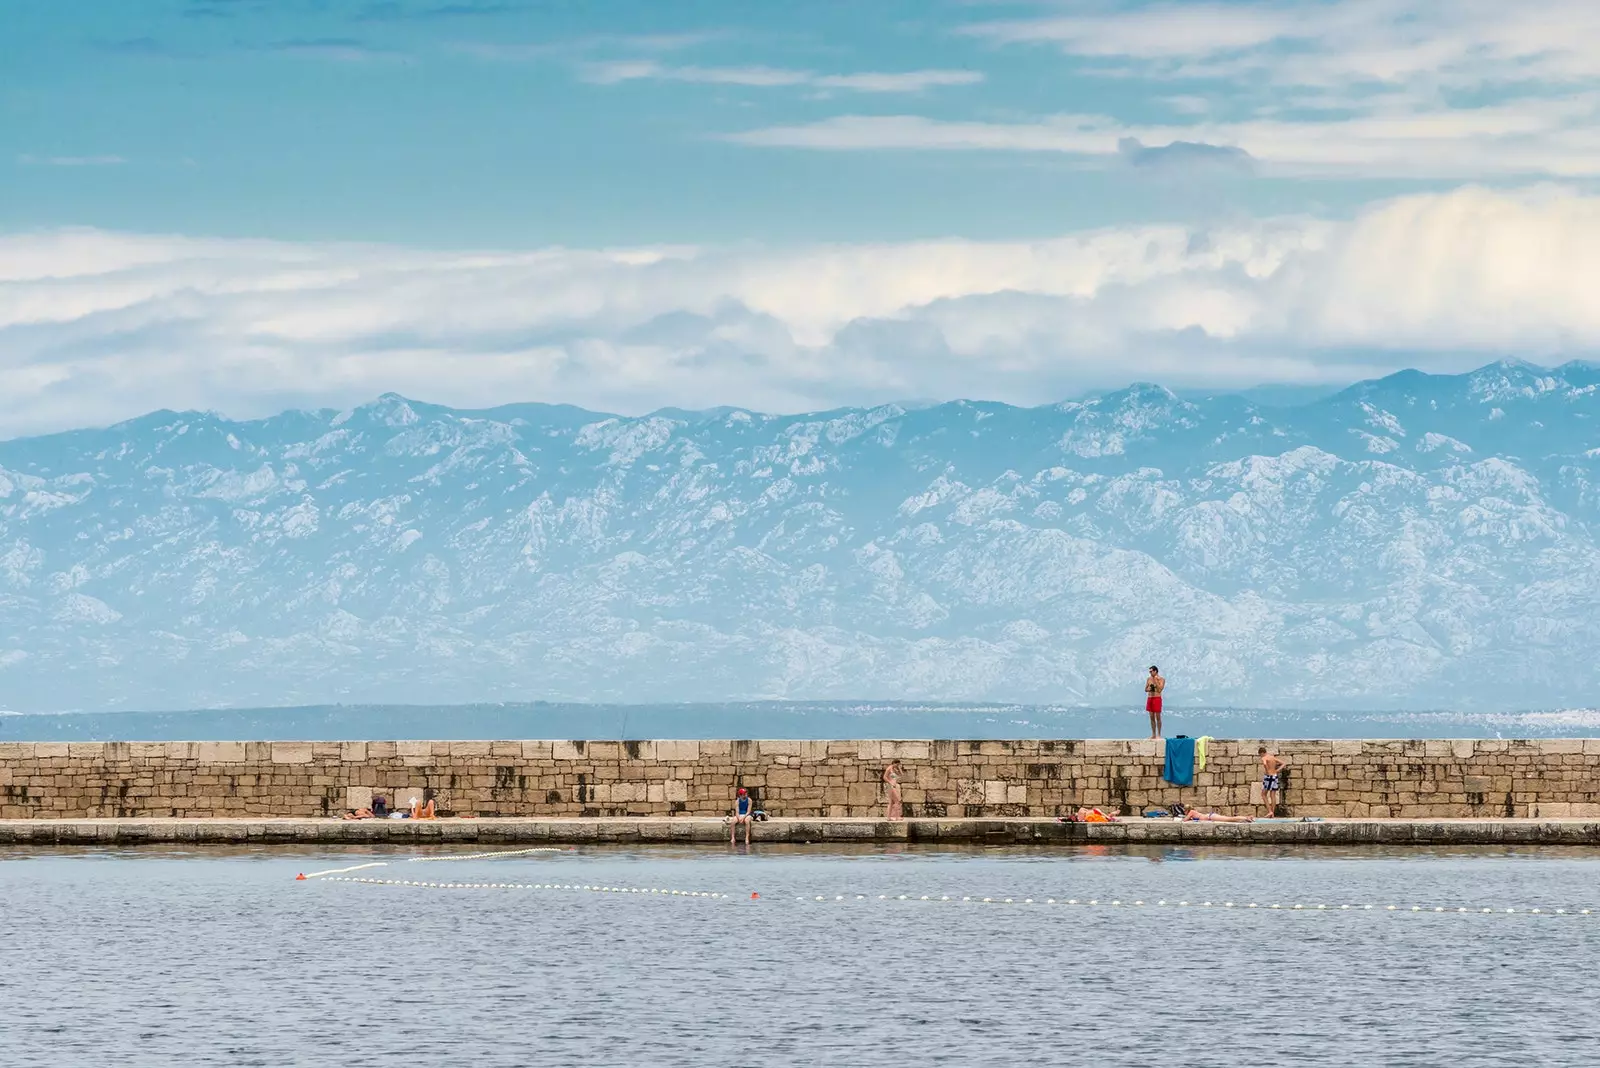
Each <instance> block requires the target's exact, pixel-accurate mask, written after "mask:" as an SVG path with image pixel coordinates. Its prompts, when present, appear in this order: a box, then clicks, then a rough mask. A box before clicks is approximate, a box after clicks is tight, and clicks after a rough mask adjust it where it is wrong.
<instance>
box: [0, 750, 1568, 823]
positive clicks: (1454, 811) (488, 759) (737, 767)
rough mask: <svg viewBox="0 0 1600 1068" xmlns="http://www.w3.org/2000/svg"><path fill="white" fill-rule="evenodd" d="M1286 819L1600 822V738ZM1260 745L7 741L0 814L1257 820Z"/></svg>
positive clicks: (1422, 762)
mask: <svg viewBox="0 0 1600 1068" xmlns="http://www.w3.org/2000/svg"><path fill="white" fill-rule="evenodd" d="M1270 744H1272V747H1273V748H1274V749H1275V750H1276V751H1277V752H1278V753H1279V755H1280V756H1282V757H1284V758H1285V759H1286V760H1288V761H1289V770H1288V773H1287V775H1286V776H1285V780H1286V781H1285V798H1284V802H1285V806H1286V809H1287V813H1286V814H1291V815H1319V816H1350V817H1395V818H1407V819H1429V818H1438V817H1454V816H1462V817H1465V816H1475V817H1480V818H1481V817H1498V816H1518V817H1546V818H1548V817H1563V816H1582V817H1589V816H1600V739H1592V740H1558V739H1552V740H1540V741H1511V740H1493V741H1488V740H1462V741H1331V742H1330V741H1291V742H1282V743H1270ZM1257 745H1258V743H1257V742H1256V741H1254V740H1237V741H1215V742H1212V743H1211V744H1210V751H1209V758H1210V759H1209V762H1208V765H1207V767H1206V770H1204V771H1201V772H1198V773H1197V774H1196V777H1195V784H1194V785H1193V786H1190V787H1184V788H1181V789H1180V788H1178V787H1175V786H1172V785H1170V784H1168V783H1166V782H1163V781H1162V779H1161V767H1162V755H1161V748H1160V743H1158V742H1152V741H1133V742H1125V741H893V742H889V741H885V742H877V741H814V742H800V741H700V742H694V741H654V742H651V741H641V742H617V741H604V742H598V741H591V742H577V741H574V742H562V741H505V742H84V743H79V742H71V743H65V742H62V743H28V742H20V743H19V742H11V743H0V818H3V819H26V818H46V819H50V818H54V819H60V818H100V817H132V816H138V817H163V816H190V817H193V816H229V817H236V816H237V817H245V816H249V817H262V816H274V815H277V816H321V815H337V814H338V813H339V812H341V811H342V810H343V809H345V808H349V807H355V806H358V805H363V804H365V803H366V802H367V800H368V799H369V798H370V797H371V796H372V794H373V793H374V792H379V793H383V794H386V795H387V796H388V797H389V798H390V800H391V803H394V802H398V801H399V800H401V799H403V798H404V797H405V796H406V794H407V793H409V792H416V793H426V795H427V796H430V797H433V798H434V799H435V800H436V803H437V806H438V808H439V810H440V812H441V814H458V815H477V816H650V815H675V814H687V815H702V816H704V815H720V814H723V813H725V812H726V811H727V809H728V807H729V804H730V801H731V797H732V794H733V791H734V789H735V787H736V786H739V785H743V786H746V787H748V788H749V789H750V790H751V792H752V793H754V794H755V795H756V797H757V798H758V801H759V804H760V806H761V807H762V808H764V809H766V810H767V811H768V812H770V813H772V814H773V815H774V816H791V817H809V816H823V817H849V816H868V815H881V814H882V812H883V802H884V796H883V788H882V786H881V784H880V781H879V777H880V775H881V773H882V770H883V766H884V763H885V762H886V761H887V760H889V759H891V758H893V757H898V758H900V759H901V760H902V761H904V763H905V775H904V777H903V781H904V800H905V811H906V815H907V816H951V817H962V816H967V817H996V816H1052V815H1056V814H1058V813H1061V812H1064V811H1066V810H1068V809H1070V808H1072V807H1073V806H1076V805H1080V804H1082V805H1098V806H1101V807H1103V808H1108V809H1111V810H1115V811H1118V812H1123V813H1131V812H1136V811H1140V810H1143V809H1144V808H1146V807H1149V806H1153V805H1166V804H1169V803H1171V802H1173V801H1179V800H1181V801H1183V802H1184V803H1186V804H1189V805H1192V806H1205V807H1207V808H1215V809H1218V810H1220V811H1224V812H1249V811H1255V812H1257V813H1258V814H1259V813H1260V809H1259V807H1257V808H1255V809H1252V808H1251V806H1252V805H1256V806H1259V801H1260V772H1259V765H1258V764H1257V757H1256V748H1257Z"/></svg>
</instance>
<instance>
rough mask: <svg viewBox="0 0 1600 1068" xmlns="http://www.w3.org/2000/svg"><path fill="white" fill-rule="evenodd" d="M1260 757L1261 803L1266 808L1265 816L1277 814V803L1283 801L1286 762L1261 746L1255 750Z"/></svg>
mask: <svg viewBox="0 0 1600 1068" xmlns="http://www.w3.org/2000/svg"><path fill="white" fill-rule="evenodd" d="M1256 753H1257V755H1259V756H1260V757H1261V803H1262V804H1264V805H1266V806H1267V815H1269V816H1275V815H1277V813H1278V802H1279V801H1281V800H1283V768H1284V765H1285V764H1287V763H1288V761H1286V760H1283V759H1281V758H1280V757H1279V756H1278V754H1276V753H1269V752H1267V747H1266V746H1262V747H1261V748H1260V749H1257V750H1256Z"/></svg>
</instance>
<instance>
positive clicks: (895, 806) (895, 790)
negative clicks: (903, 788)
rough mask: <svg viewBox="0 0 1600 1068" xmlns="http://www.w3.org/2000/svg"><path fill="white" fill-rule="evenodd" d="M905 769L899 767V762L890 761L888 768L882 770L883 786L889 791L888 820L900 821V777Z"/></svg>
mask: <svg viewBox="0 0 1600 1068" xmlns="http://www.w3.org/2000/svg"><path fill="white" fill-rule="evenodd" d="M904 770H905V769H904V768H902V767H901V766H900V761H898V760H891V761H889V766H888V767H886V768H884V769H883V784H884V785H885V786H886V787H888V790H889V812H888V817H887V818H888V819H891V820H898V819H900V775H901V773H902V772H903V771H904Z"/></svg>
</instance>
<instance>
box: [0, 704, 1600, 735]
mask: <svg viewBox="0 0 1600 1068" xmlns="http://www.w3.org/2000/svg"><path fill="white" fill-rule="evenodd" d="M1163 727H1164V729H1165V731H1166V733H1167V734H1168V735H1169V736H1170V735H1173V734H1188V735H1190V736H1193V737H1198V736H1199V735H1202V734H1209V735H1212V736H1213V737H1217V738H1497V737H1504V738H1548V737H1560V738H1574V737H1590V736H1595V735H1600V710H1596V709H1566V710H1560V711H1545V712H1499V713H1493V712H1460V711H1433V712H1416V711H1412V712H1383V711H1337V710H1334V711H1329V710H1309V709H1270V708H1267V709H1263V708H1195V707H1186V706H1184V705H1183V704H1182V703H1181V702H1169V708H1168V710H1167V713H1166V716H1165V719H1164V722H1163ZM1149 730H1150V727H1149V720H1148V719H1147V717H1146V716H1145V713H1144V707H1143V704H1142V703H1139V704H1137V705H1130V706H1128V707H1126V708H1076V707H1069V706H1063V705H997V704H914V703H883V702H878V703H873V702H846V701H815V702H806V701H766V702H749V703H743V704H683V705H576V704H547V703H535V704H494V705H458V706H452V707H449V708H443V707H439V708H433V707H426V706H411V705H406V706H397V705H313V706H306V707H300V708H240V709H212V710H202V711H191V712H98V713H96V712H73V713H64V714H28V715H17V714H4V713H0V741H22V742H51V741H169V740H177V741H252V740H262V741H273V740H301V739H313V740H314V739H347V738H403V739H410V738H437V739H478V738H1142V737H1148V736H1149Z"/></svg>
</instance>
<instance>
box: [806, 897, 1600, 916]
mask: <svg viewBox="0 0 1600 1068" xmlns="http://www.w3.org/2000/svg"><path fill="white" fill-rule="evenodd" d="M794 900H796V901H799V902H805V903H809V904H817V903H819V902H821V903H824V904H830V903H839V902H854V901H866V902H872V901H887V902H900V901H907V902H916V903H918V904H921V903H923V902H929V903H934V904H957V905H1057V906H1060V905H1066V906H1075V907H1080V908H1089V907H1095V908H1199V909H1264V910H1267V911H1272V910H1278V911H1287V912H1406V913H1412V912H1415V913H1428V914H1435V913H1437V914H1441V915H1442V914H1446V913H1448V914H1451V915H1502V916H1504V915H1519V916H1590V915H1600V909H1586V908H1572V909H1569V908H1543V907H1531V908H1530V907H1523V908H1515V907H1513V908H1485V907H1483V906H1473V907H1468V906H1465V905H1456V906H1445V905H1369V904H1354V905H1352V904H1334V905H1330V904H1327V903H1325V902H1318V903H1307V902H1303V901H1302V902H1290V903H1283V902H1271V903H1266V904H1263V903H1260V902H1256V901H1248V902H1239V901H1188V900H1180V901H1168V900H1166V899H1165V898H1162V899H1159V900H1156V901H1145V900H1143V899H1137V900H1132V901H1124V900H1122V899H1121V898H1112V899H1110V900H1102V899H1100V898H1076V897H1071V898H1056V897H1040V898H1033V897H978V896H976V895H970V894H968V895H953V894H942V895H938V896H934V895H932V894H921V895H916V894H877V895H868V894H810V895H808V894H798V895H796V896H795V898H794Z"/></svg>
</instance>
